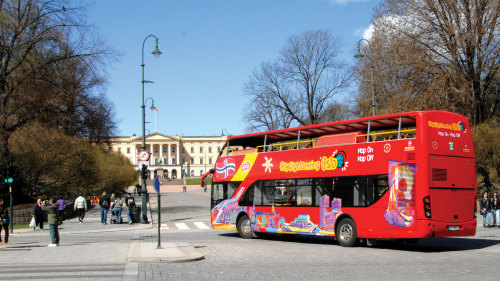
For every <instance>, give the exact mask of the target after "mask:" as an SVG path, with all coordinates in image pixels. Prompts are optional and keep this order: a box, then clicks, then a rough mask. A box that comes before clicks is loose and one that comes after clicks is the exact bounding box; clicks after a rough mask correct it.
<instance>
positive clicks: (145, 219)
mask: <svg viewBox="0 0 500 281" xmlns="http://www.w3.org/2000/svg"><path fill="white" fill-rule="evenodd" d="M150 37H154V38H155V40H156V42H155V49H154V50H153V52H152V54H153V55H154V56H155V58H158V57H159V56H160V55H161V52H160V50H159V49H158V39H159V38H158V37H156V36H154V35H148V36H147V37H146V38H145V39H144V41H143V42H142V64H141V68H142V80H141V83H142V106H141V107H142V150H146V101H145V100H144V84H145V83H151V81H146V80H144V45H145V44H146V40H147V39H148V38H150ZM141 177H142V181H141V183H142V188H141V191H142V192H141V197H142V208H141V214H142V215H141V223H148V217H147V211H146V196H147V190H146V178H145V177H144V175H142V174H141Z"/></svg>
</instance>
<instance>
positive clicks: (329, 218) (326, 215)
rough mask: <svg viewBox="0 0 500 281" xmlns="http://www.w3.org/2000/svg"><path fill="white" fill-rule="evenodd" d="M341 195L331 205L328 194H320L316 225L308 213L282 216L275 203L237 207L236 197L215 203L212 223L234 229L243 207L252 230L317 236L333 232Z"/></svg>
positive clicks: (329, 234) (338, 213)
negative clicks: (263, 208)
mask: <svg viewBox="0 0 500 281" xmlns="http://www.w3.org/2000/svg"><path fill="white" fill-rule="evenodd" d="M341 205H342V201H341V199H338V198H334V199H333V200H332V202H331V205H330V198H329V197H328V196H323V197H322V198H321V199H320V207H319V209H318V211H319V218H320V219H319V225H318V224H316V223H314V222H312V221H311V219H310V216H309V215H308V214H300V215H298V216H297V217H296V218H294V219H293V220H292V221H291V222H287V221H286V219H285V218H284V217H283V216H281V215H280V214H279V213H278V212H277V211H276V209H275V207H274V205H273V206H272V208H271V212H263V211H255V207H247V208H244V207H239V206H238V204H237V201H236V200H234V199H228V200H225V201H222V202H221V203H219V205H217V206H216V207H215V208H214V209H213V210H212V213H211V219H212V225H213V226H214V227H215V228H218V229H228V230H236V219H237V215H238V213H241V212H242V211H246V212H247V213H248V214H249V216H250V221H251V227H252V230H253V231H254V232H270V233H282V234H306V235H320V236H325V235H327V236H334V235H335V222H336V220H337V218H338V217H339V215H340V214H341V213H342V206H341Z"/></svg>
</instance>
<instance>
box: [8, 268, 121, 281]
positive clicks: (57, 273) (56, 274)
mask: <svg viewBox="0 0 500 281" xmlns="http://www.w3.org/2000/svg"><path fill="white" fill-rule="evenodd" d="M124 270H125V264H65V265H64V266H63V267H61V265H59V264H41V265H38V264H31V265H14V264H3V265H0V272H2V275H1V276H2V277H1V278H2V280H16V281H21V280H110V281H111V280H122V279H123V274H124Z"/></svg>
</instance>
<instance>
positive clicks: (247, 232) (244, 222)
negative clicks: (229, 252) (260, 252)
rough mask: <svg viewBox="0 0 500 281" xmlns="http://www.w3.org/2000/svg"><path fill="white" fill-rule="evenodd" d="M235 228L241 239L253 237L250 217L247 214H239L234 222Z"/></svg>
mask: <svg viewBox="0 0 500 281" xmlns="http://www.w3.org/2000/svg"><path fill="white" fill-rule="evenodd" d="M236 229H238V233H239V234H240V236H241V238H243V239H251V238H253V237H254V235H253V231H252V226H251V225H250V219H249V218H248V216H247V215H244V216H241V218H240V219H239V220H238V223H237V224H236Z"/></svg>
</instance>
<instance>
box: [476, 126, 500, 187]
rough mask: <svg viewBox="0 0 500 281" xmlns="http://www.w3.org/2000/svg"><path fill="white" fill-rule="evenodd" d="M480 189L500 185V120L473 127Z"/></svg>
mask: <svg viewBox="0 0 500 281" xmlns="http://www.w3.org/2000/svg"><path fill="white" fill-rule="evenodd" d="M472 137H473V139H474V150H475V154H476V168H477V171H478V176H479V181H480V186H479V190H481V191H482V190H487V191H489V192H492V191H493V190H494V189H498V187H500V122H499V120H498V119H494V120H490V121H488V122H484V123H481V124H478V125H475V126H473V127H472Z"/></svg>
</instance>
